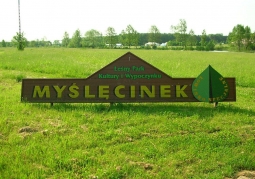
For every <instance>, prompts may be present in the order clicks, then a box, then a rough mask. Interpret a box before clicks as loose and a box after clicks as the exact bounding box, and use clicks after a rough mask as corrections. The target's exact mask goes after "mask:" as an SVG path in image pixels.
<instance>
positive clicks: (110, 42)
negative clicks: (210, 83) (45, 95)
mask: <svg viewBox="0 0 255 179" xmlns="http://www.w3.org/2000/svg"><path fill="white" fill-rule="evenodd" d="M20 42H22V43H23V46H26V47H48V46H53V47H66V48H131V47H132V48H146V49H157V48H159V49H173V50H215V49H216V50H223V49H224V48H226V45H225V44H228V48H233V49H236V50H239V51H242V50H255V32H253V33H252V31H251V29H250V27H248V26H246V27H244V26H243V25H240V24H238V25H236V26H235V27H234V28H233V29H232V31H231V32H230V33H229V35H228V36H223V34H207V33H206V30H203V31H202V34H201V35H195V32H194V30H192V29H190V30H189V31H188V30H187V22H186V20H184V19H180V21H179V23H178V24H177V25H175V26H171V33H160V31H159V29H158V28H157V27H156V26H155V25H153V26H151V27H150V29H149V31H148V33H138V32H137V31H136V30H135V29H134V28H133V27H132V26H131V25H127V27H126V29H124V30H122V31H121V33H120V34H117V33H116V31H115V29H114V28H113V27H108V28H107V30H106V34H105V35H103V34H102V33H101V32H99V31H97V30H95V29H91V30H89V31H87V32H85V34H84V35H82V33H81V32H80V30H79V29H77V30H76V31H75V32H74V33H73V35H72V37H70V36H69V34H68V33H67V32H64V35H63V38H62V39H61V40H54V41H53V42H51V41H47V40H46V39H42V40H32V41H27V40H26V38H25V37H24V34H18V33H17V35H16V36H14V38H13V40H12V42H5V41H4V40H2V42H1V44H0V45H1V46H2V47H6V46H17V47H18V48H19V47H20ZM147 42H151V43H147ZM163 43H164V44H163Z"/></svg>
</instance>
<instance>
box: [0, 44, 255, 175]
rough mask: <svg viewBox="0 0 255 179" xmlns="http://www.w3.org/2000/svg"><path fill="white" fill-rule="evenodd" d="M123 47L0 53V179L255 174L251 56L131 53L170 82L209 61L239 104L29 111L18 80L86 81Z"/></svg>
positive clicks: (254, 73)
mask: <svg viewBox="0 0 255 179" xmlns="http://www.w3.org/2000/svg"><path fill="white" fill-rule="evenodd" d="M126 52H127V50H99V49H95V50H91V49H69V48H68V49H66V48H31V49H30V48H26V49H25V51H23V52H20V51H18V50H16V49H15V48H0V156H1V157H0V178H1V179H2V178H3V179H6V178H15V179H16V178H50V179H51V178H56V179H59V178H91V179H92V178H94V179H95V178H103V179H105V178H106V179H107V178H109V179H110V178H111V179H117V178H122V179H124V178H125V179H131V178H139V179H144V178H153V179H154V178H157V179H161V178H166V179H169V178H173V179H176V178H201V179H204V178H225V177H228V178H233V177H234V176H235V175H236V173H237V172H239V171H242V170H255V70H254V64H255V54H254V53H234V52H233V53H232V52H229V53H215V52H197V51H170V50H165V51H164V50H162V51H159V50H131V52H132V53H134V54H135V55H137V56H139V57H140V58H142V59H144V60H145V61H147V62H149V63H150V64H152V65H154V66H155V67H157V68H159V69H160V70H162V71H164V72H165V73H167V74H168V75H170V76H172V77H174V78H176V77H194V78H195V77H197V76H198V75H199V74H200V73H201V72H202V71H203V70H204V69H205V68H206V67H207V66H208V65H209V64H210V65H212V67H213V68H215V69H216V70H217V71H218V72H220V73H221V74H222V75H223V76H224V77H235V78H236V90H237V101H236V102H231V103H226V102H225V103H220V104H219V106H218V107H217V108H214V107H213V106H212V105H211V104H209V103H134V104H133V103H131V104H116V105H114V106H111V107H110V105H109V104H54V105H53V106H52V107H51V106H50V105H49V104H29V103H21V102H20V95H21V94H20V93H21V79H22V78H69V77H72V78H86V77H88V76H89V75H91V74H92V73H94V72H96V71H97V70H99V69H100V68H102V67H104V66H105V65H107V64H108V63H110V62H112V61H113V60H115V59H117V58H118V57H120V56H122V55H123V54H125V53H126Z"/></svg>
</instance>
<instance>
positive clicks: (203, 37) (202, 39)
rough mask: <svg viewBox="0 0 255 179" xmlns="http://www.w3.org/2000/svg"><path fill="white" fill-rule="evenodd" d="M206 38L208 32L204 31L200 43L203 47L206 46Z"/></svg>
mask: <svg viewBox="0 0 255 179" xmlns="http://www.w3.org/2000/svg"><path fill="white" fill-rule="evenodd" d="M206 38H207V35H206V31H205V29H204V30H203V32H202V35H201V41H200V43H201V46H202V47H205V46H206Z"/></svg>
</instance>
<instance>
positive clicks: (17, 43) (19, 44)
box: [12, 32, 27, 50]
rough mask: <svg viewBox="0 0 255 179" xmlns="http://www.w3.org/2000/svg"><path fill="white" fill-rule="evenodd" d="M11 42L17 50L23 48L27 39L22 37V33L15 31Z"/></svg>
mask: <svg viewBox="0 0 255 179" xmlns="http://www.w3.org/2000/svg"><path fill="white" fill-rule="evenodd" d="M12 42H13V43H14V44H15V46H16V47H17V49H18V50H24V49H25V47H26V43H27V39H26V38H25V37H24V33H18V32H17V34H16V35H15V36H14V37H13V39H12Z"/></svg>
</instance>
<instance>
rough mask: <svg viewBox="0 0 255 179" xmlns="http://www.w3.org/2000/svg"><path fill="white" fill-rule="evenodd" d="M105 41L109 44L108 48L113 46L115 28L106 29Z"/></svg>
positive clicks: (114, 42) (115, 37) (115, 38)
mask: <svg viewBox="0 0 255 179" xmlns="http://www.w3.org/2000/svg"><path fill="white" fill-rule="evenodd" d="M105 41H106V43H107V44H109V46H110V48H113V46H114V45H115V44H116V42H117V34H116V32H115V29H114V28H113V27H108V28H107V30H106V37H105Z"/></svg>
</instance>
